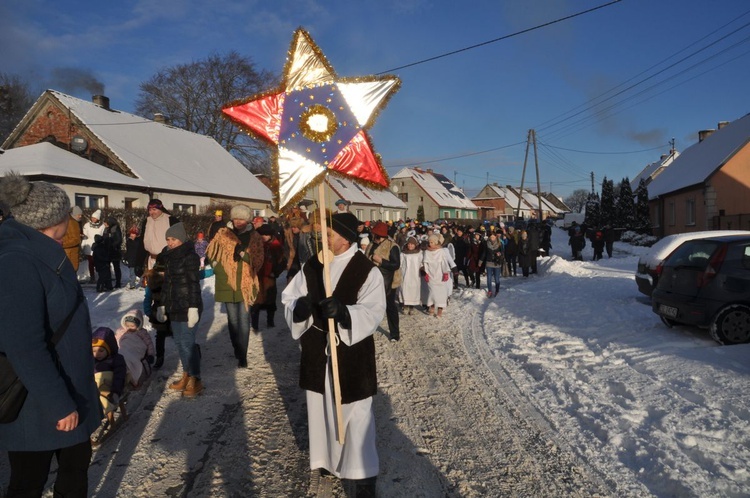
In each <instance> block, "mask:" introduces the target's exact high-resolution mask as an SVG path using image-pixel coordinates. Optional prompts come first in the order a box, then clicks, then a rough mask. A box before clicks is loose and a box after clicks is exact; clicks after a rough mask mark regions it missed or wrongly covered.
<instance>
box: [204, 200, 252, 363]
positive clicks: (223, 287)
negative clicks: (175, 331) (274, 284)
mask: <svg viewBox="0 0 750 498" xmlns="http://www.w3.org/2000/svg"><path fill="white" fill-rule="evenodd" d="M229 217H230V218H231V221H230V222H229V223H227V226H226V227H223V228H220V229H219V231H218V232H216V235H215V236H214V238H213V240H212V241H211V242H210V243H209V244H208V248H207V249H206V258H207V259H208V260H209V261H210V262H211V266H212V267H213V269H214V275H215V277H216V278H215V287H214V289H215V290H214V292H215V300H216V302H219V303H224V305H225V307H226V310H227V323H228V326H229V339H230V341H231V342H232V348H233V349H234V357H235V358H237V367H238V368H247V348H248V345H249V342H250V307H251V306H253V305H254V304H256V302H257V303H258V304H260V303H261V302H262V298H263V296H262V294H261V293H260V281H259V279H258V273H259V272H260V270H261V268H262V267H263V261H264V253H263V239H262V238H261V236H260V235H259V234H258V231H257V230H255V228H254V227H253V225H252V224H251V223H250V222H251V221H252V219H253V212H252V210H251V209H250V207H248V206H246V205H244V204H237V205H236V206H233V207H232V210H231V212H230V213H229Z"/></svg>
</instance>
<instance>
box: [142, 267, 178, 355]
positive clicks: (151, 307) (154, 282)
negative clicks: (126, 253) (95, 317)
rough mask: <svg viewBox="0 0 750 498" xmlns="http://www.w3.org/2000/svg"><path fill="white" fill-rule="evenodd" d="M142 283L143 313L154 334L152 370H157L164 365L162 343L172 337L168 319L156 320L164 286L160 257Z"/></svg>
mask: <svg viewBox="0 0 750 498" xmlns="http://www.w3.org/2000/svg"><path fill="white" fill-rule="evenodd" d="M143 283H144V286H145V288H146V292H145V295H144V296H143V313H144V314H145V315H146V316H148V319H149V322H151V326H152V327H153V328H154V331H155V332H156V361H155V362H154V365H153V368H154V369H158V368H161V367H162V365H164V343H165V342H166V340H167V336H171V335H172V330H171V328H170V320H169V317H166V319H165V320H164V321H163V322H159V321H157V320H156V310H158V309H159V306H161V305H162V302H161V290H162V285H163V284H164V263H163V262H162V261H161V256H157V258H156V263H155V264H154V267H153V268H152V269H150V270H147V271H146V273H144V274H143Z"/></svg>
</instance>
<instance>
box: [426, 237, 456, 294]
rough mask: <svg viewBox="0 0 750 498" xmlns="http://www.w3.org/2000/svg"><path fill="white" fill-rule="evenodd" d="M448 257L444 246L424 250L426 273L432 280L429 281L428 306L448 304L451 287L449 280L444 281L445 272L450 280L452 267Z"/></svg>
mask: <svg viewBox="0 0 750 498" xmlns="http://www.w3.org/2000/svg"><path fill="white" fill-rule="evenodd" d="M448 257H449V256H448V254H447V253H446V252H445V251H444V250H443V249H442V248H437V249H435V250H434V251H431V250H429V249H428V250H426V251H424V259H423V260H422V265H423V266H424V271H425V273H427V275H429V276H430V281H429V282H428V283H427V289H428V294H427V305H428V306H436V307H437V308H445V307H446V306H447V305H448V295H449V294H450V292H449V290H448V289H449V287H448V286H447V285H446V283H447V282H443V274H444V273H447V274H448V275H449V276H448V282H450V272H451V267H450V264H449V263H448ZM451 288H452V287H451Z"/></svg>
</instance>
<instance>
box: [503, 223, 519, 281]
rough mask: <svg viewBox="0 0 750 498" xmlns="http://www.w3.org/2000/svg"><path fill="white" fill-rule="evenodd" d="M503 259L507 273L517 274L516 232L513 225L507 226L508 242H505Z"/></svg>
mask: <svg viewBox="0 0 750 498" xmlns="http://www.w3.org/2000/svg"><path fill="white" fill-rule="evenodd" d="M505 259H506V264H507V265H508V274H509V275H513V276H516V275H518V233H517V232H516V230H515V228H514V227H508V243H507V244H505Z"/></svg>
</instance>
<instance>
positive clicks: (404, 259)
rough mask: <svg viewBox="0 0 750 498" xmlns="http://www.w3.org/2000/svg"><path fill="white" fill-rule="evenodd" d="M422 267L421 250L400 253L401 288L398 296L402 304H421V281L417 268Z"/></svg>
mask: <svg viewBox="0 0 750 498" xmlns="http://www.w3.org/2000/svg"><path fill="white" fill-rule="evenodd" d="M421 267H422V251H417V252H415V253H412V254H407V253H405V252H402V253H401V277H402V278H401V288H400V289H399V297H400V298H401V303H402V304H403V305H404V306H419V305H420V304H422V282H421V280H422V279H421V277H420V275H419V269H420V268H421Z"/></svg>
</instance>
